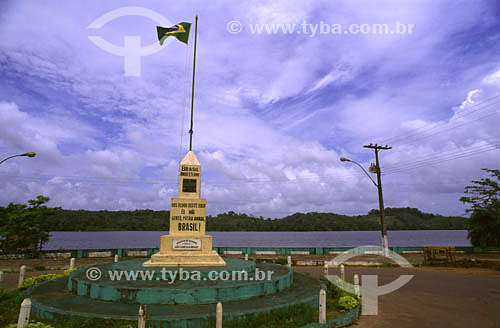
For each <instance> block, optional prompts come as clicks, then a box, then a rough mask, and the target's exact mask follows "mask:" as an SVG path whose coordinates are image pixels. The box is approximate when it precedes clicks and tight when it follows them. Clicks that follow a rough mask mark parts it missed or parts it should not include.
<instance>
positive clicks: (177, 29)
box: [156, 22, 191, 45]
mask: <svg viewBox="0 0 500 328" xmlns="http://www.w3.org/2000/svg"><path fill="white" fill-rule="evenodd" d="M190 29H191V23H186V22H182V23H179V24H176V25H174V26H172V27H161V26H157V27H156V31H157V32H158V40H159V41H160V45H163V42H164V41H165V39H166V38H168V37H169V36H175V37H176V38H177V40H179V41H181V42H184V43H185V44H187V43H188V39H189V30H190Z"/></svg>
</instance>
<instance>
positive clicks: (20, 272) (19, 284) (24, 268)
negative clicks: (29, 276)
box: [17, 265, 26, 288]
mask: <svg viewBox="0 0 500 328" xmlns="http://www.w3.org/2000/svg"><path fill="white" fill-rule="evenodd" d="M25 273H26V265H21V270H19V282H18V283H17V287H18V288H19V287H21V285H22V284H23V282H24V274H25Z"/></svg>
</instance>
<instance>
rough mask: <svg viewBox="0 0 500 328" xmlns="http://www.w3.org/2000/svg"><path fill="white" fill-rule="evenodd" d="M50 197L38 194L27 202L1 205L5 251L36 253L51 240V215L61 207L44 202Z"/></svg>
mask: <svg viewBox="0 0 500 328" xmlns="http://www.w3.org/2000/svg"><path fill="white" fill-rule="evenodd" d="M49 200H50V198H49V197H44V196H41V195H40V196H37V198H36V199H32V200H29V201H28V205H26V204H13V203H10V204H9V205H8V206H7V207H0V237H1V238H0V250H1V251H2V252H3V253H6V254H9V253H22V252H31V253H36V252H38V251H40V250H41V249H42V247H43V245H44V244H45V243H47V241H48V240H49V233H50V231H52V226H51V225H50V222H51V221H50V220H49V218H50V216H52V215H54V214H55V213H56V212H57V210H58V209H59V208H49V207H47V206H45V205H44V204H45V203H47V202H48V201H49Z"/></svg>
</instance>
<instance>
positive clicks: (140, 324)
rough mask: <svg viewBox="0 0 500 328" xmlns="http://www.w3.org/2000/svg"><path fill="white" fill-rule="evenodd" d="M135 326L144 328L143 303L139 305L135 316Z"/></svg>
mask: <svg viewBox="0 0 500 328" xmlns="http://www.w3.org/2000/svg"><path fill="white" fill-rule="evenodd" d="M137 327H138V328H146V307H145V306H144V305H143V304H141V306H139V315H138V316H137Z"/></svg>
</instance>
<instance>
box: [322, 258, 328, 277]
mask: <svg viewBox="0 0 500 328" xmlns="http://www.w3.org/2000/svg"><path fill="white" fill-rule="evenodd" d="M323 270H324V271H325V276H328V261H325V265H324V266H323Z"/></svg>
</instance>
